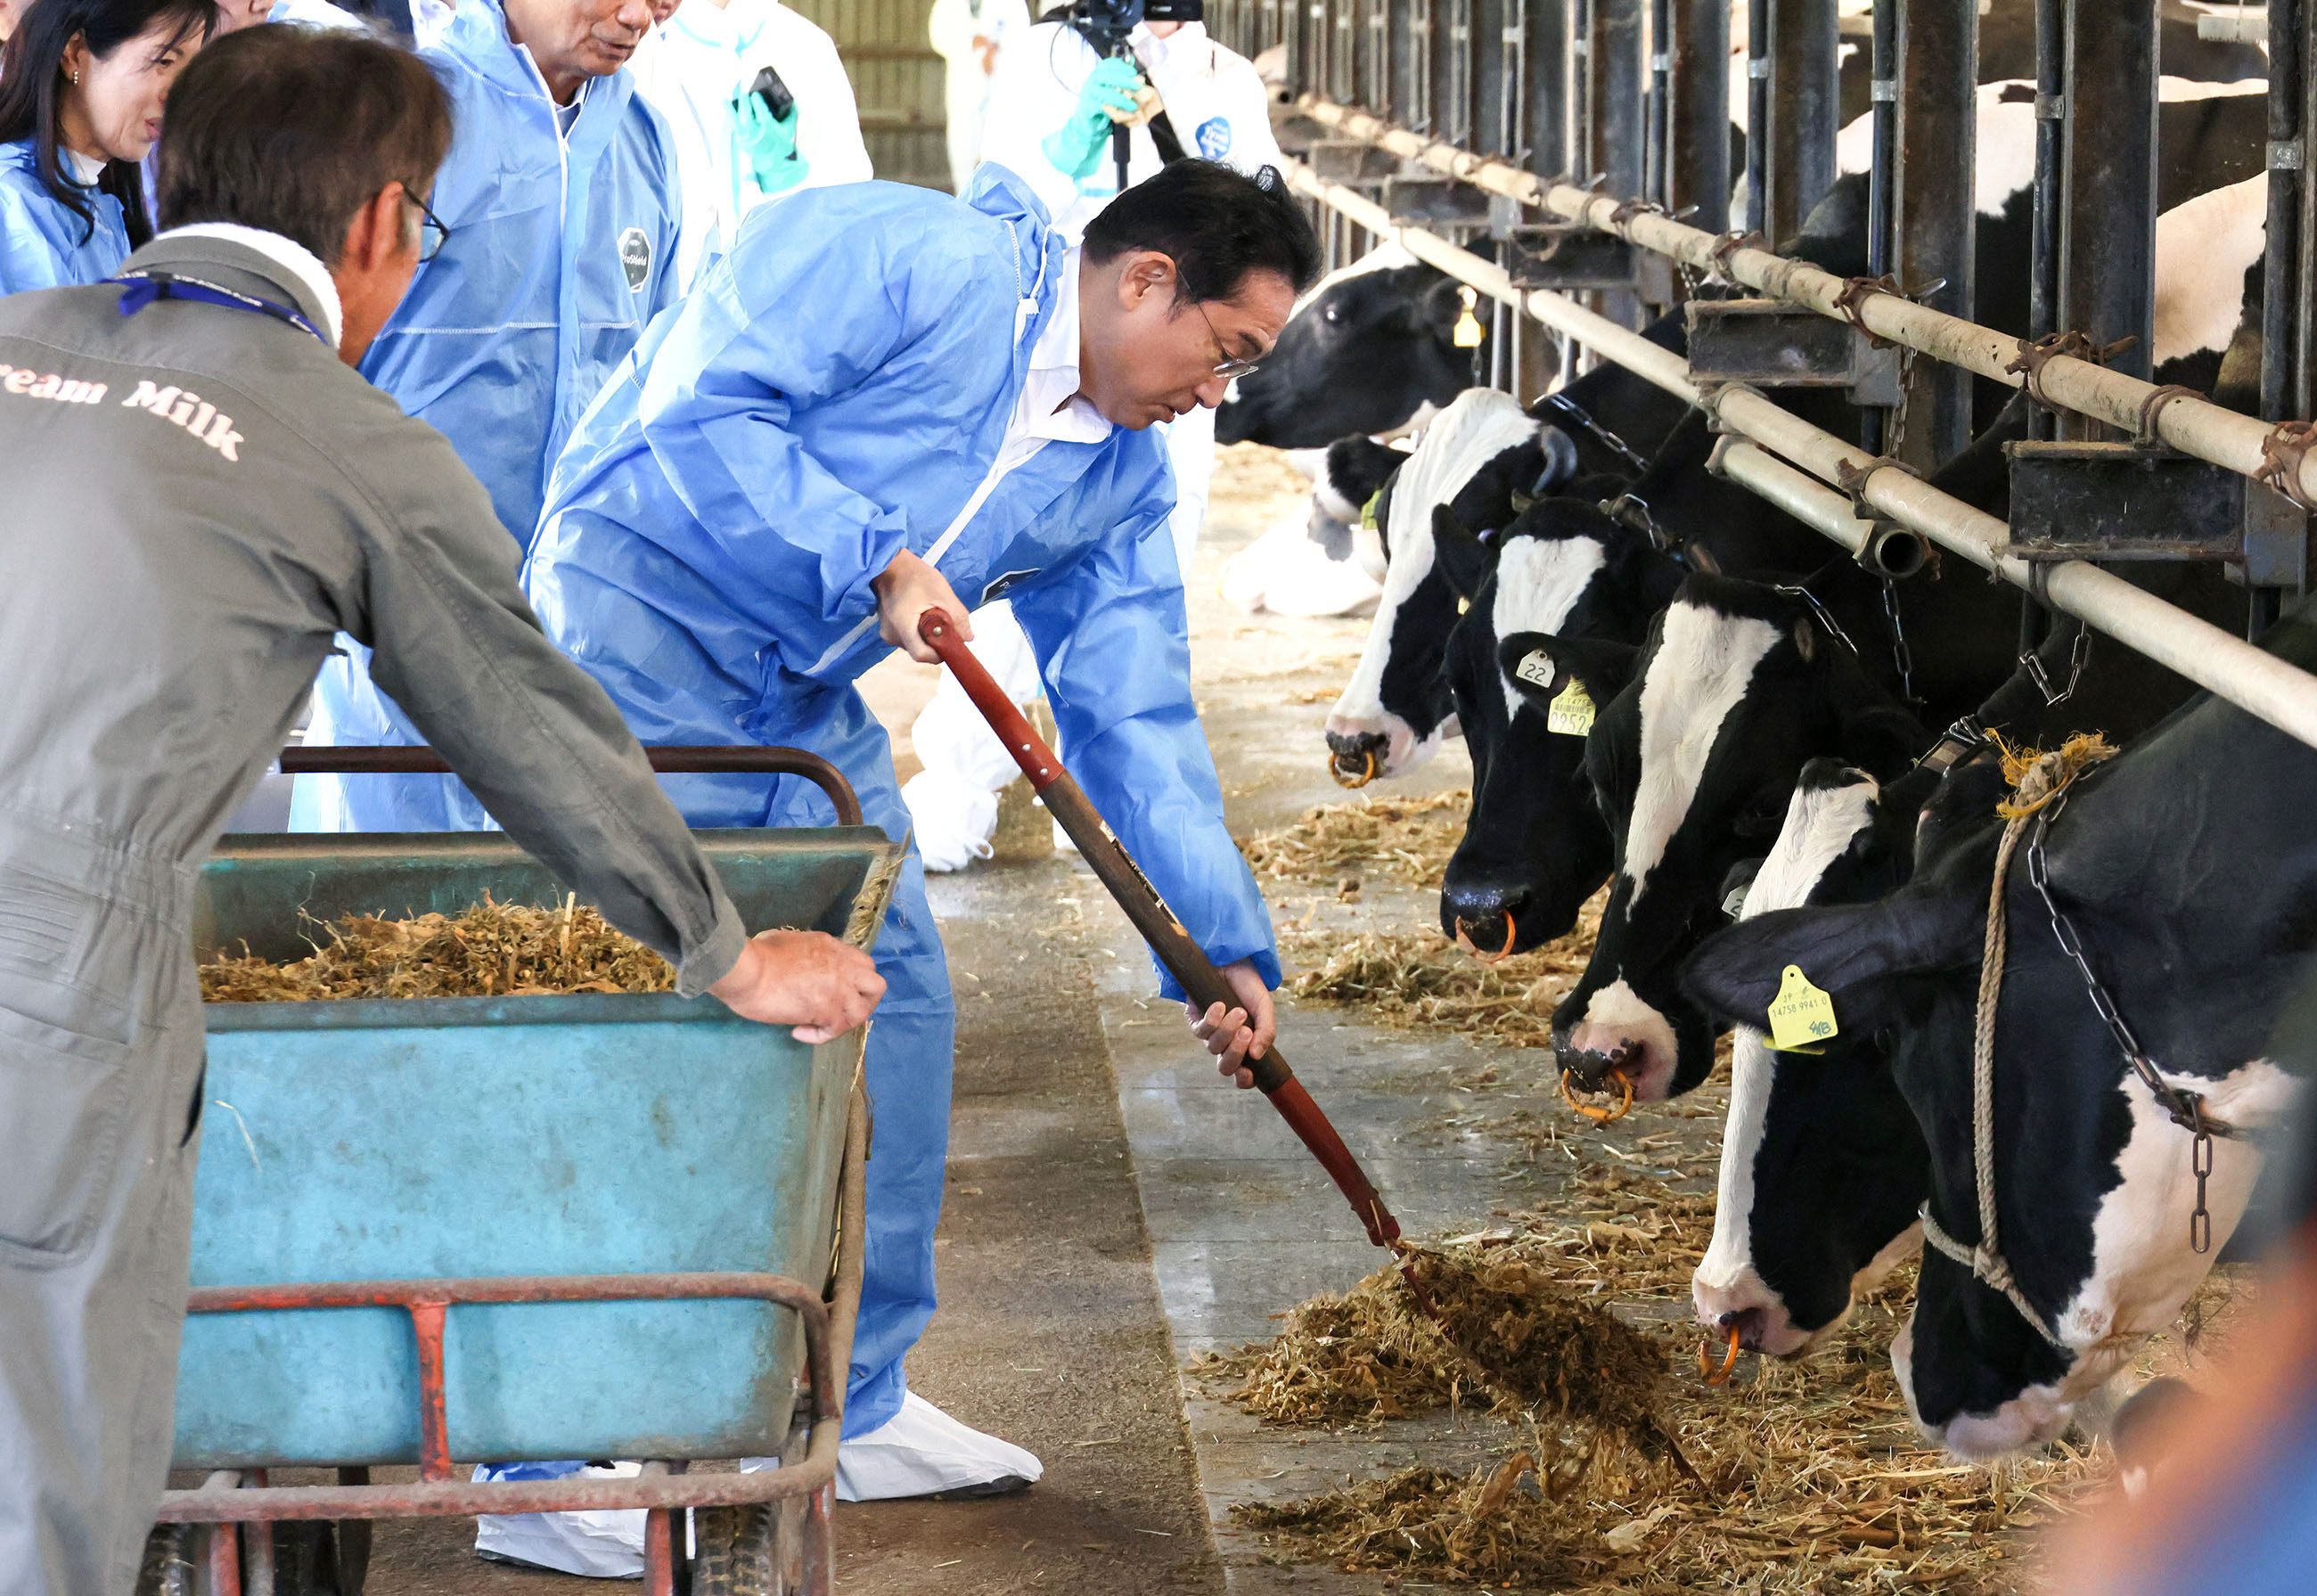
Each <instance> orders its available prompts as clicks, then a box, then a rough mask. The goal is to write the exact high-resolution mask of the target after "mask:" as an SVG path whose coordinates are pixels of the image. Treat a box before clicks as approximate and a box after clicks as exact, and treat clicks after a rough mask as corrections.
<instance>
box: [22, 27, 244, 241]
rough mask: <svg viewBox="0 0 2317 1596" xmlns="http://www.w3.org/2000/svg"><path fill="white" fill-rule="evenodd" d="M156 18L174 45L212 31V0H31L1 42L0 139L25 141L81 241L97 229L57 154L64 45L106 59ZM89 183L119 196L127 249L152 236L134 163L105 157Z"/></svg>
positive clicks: (88, 206)
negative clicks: (78, 44) (77, 43)
mask: <svg viewBox="0 0 2317 1596" xmlns="http://www.w3.org/2000/svg"><path fill="white" fill-rule="evenodd" d="M155 22H171V23H173V24H174V31H172V32H171V33H170V35H169V45H170V48H172V49H174V48H175V47H176V46H178V45H181V44H183V43H184V42H185V41H186V40H188V39H191V38H192V37H193V36H194V35H196V34H198V35H200V36H201V38H203V39H207V38H208V37H209V36H210V34H211V33H212V32H214V31H216V30H217V6H216V4H215V3H214V0H34V4H32V5H31V7H30V8H29V9H27V10H26V11H25V12H24V13H23V14H22V16H20V17H19V18H18V19H17V20H16V31H15V32H14V33H13V34H12V35H11V36H10V37H9V40H8V43H7V47H6V48H5V49H0V143H4V144H13V143H15V142H16V141H17V140H18V139H31V141H32V152H33V169H34V170H36V171H37V172H39V173H40V182H41V183H42V184H44V185H46V186H47V188H48V191H49V193H51V194H53V195H55V196H56V201H57V203H58V204H59V205H62V206H63V207H64V208H65V209H66V210H67V211H71V212H72V213H73V214H74V215H76V216H77V217H79V218H80V220H81V223H82V226H81V235H80V237H81V242H82V243H84V244H85V243H87V242H88V240H89V239H90V238H94V236H95V234H96V208H95V207H94V206H93V205H91V204H90V203H89V202H88V191H87V190H86V189H85V188H84V187H82V186H81V185H80V184H77V183H76V182H74V181H73V180H72V179H70V178H68V177H67V176H66V175H64V168H63V166H62V164H61V159H60V157H58V153H57V145H58V137H57V135H58V128H59V124H60V122H61V121H62V118H63V107H62V105H61V104H60V103H59V102H60V100H61V94H60V93H59V88H60V85H62V84H63V82H64V75H65V49H66V47H67V46H68V45H70V44H71V43H72V41H73V40H75V39H79V40H82V41H83V42H85V44H86V45H87V46H88V53H89V54H90V55H92V56H95V57H97V58H110V57H111V56H112V52H113V51H114V50H117V49H120V48H121V46H122V45H124V44H126V43H128V42H129V41H130V40H132V39H134V38H136V37H137V36H138V35H139V33H142V32H143V31H145V30H146V29H148V28H149V27H151V26H152V25H153V24H154V23H155ZM96 186H97V187H98V188H99V189H101V190H103V192H104V193H108V194H111V195H112V197H113V198H114V199H116V200H118V201H120V202H121V220H122V221H123V222H125V223H126V224H127V226H128V229H129V244H130V247H131V248H135V247H138V246H139V245H141V244H143V243H144V242H145V240H146V239H148V238H151V237H152V236H153V221H152V218H151V217H150V216H149V215H148V213H147V211H146V209H145V182H144V178H143V176H142V175H141V174H140V173H139V171H138V169H137V165H136V163H135V162H133V161H107V162H105V163H104V170H103V172H102V173H100V174H98V175H97V179H96Z"/></svg>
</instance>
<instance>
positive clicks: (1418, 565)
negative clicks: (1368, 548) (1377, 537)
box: [1327, 315, 1686, 782]
mask: <svg viewBox="0 0 2317 1596" xmlns="http://www.w3.org/2000/svg"><path fill="white" fill-rule="evenodd" d="M1646 336H1648V337H1649V338H1650V339H1651V341H1652V342H1654V343H1658V344H1660V345H1664V346H1666V347H1668V348H1672V349H1676V350H1678V349H1680V348H1681V347H1682V346H1683V331H1682V325H1681V318H1680V317H1679V315H1673V316H1667V317H1664V318H1660V319H1659V321H1658V322H1656V323H1655V324H1653V325H1652V326H1651V327H1650V328H1649V329H1648V332H1647V335H1646ZM1536 415H1537V416H1538V417H1543V420H1542V422H1540V421H1539V420H1537V419H1534V418H1532V417H1529V416H1527V415H1525V414H1524V413H1523V412H1522V411H1521V409H1520V407H1519V406H1518V404H1517V403H1516V402H1515V401H1514V400H1513V399H1511V397H1510V396H1508V395H1507V394H1503V393H1499V392H1498V391H1496V390H1492V389H1473V390H1471V391H1469V392H1468V393H1466V394H1465V395H1464V396H1463V397H1462V398H1461V399H1458V400H1457V401H1456V402H1455V403H1454V404H1452V405H1451V406H1450V407H1449V408H1448V410H1447V411H1445V412H1444V413H1443V414H1442V415H1441V417H1439V418H1438V420H1437V421H1436V422H1435V423H1434V424H1433V425H1432V426H1430V427H1428V428H1427V432H1426V436H1425V440H1424V442H1423V444H1420V445H1419V446H1418V454H1425V455H1431V456H1433V457H1434V458H1435V459H1436V460H1437V462H1438V463H1437V464H1436V465H1434V466H1431V467H1428V468H1427V473H1428V476H1427V485H1426V486H1423V487H1422V488H1420V489H1419V487H1418V483H1417V482H1416V481H1415V480H1412V479H1411V478H1410V476H1409V473H1408V472H1407V471H1403V472H1402V474H1401V477H1400V480H1399V481H1398V482H1395V483H1394V484H1393V487H1392V490H1391V493H1390V494H1389V495H1388V496H1387V497H1386V499H1385V501H1384V504H1383V506H1382V508H1383V510H1384V512H1385V514H1384V516H1383V517H1382V519H1383V521H1384V524H1385V528H1386V537H1385V540H1384V542H1385V545H1386V546H1385V554H1386V556H1387V565H1386V569H1385V574H1384V583H1383V595H1382V597H1381V598H1380V599H1379V600H1378V601H1377V604H1376V611H1375V615H1374V618H1373V620H1372V621H1371V622H1370V623H1369V624H1368V635H1367V641H1366V642H1365V643H1364V645H1363V647H1362V649H1361V652H1360V659H1359V663H1358V665H1357V666H1355V668H1354V669H1353V672H1352V677H1351V680H1350V681H1349V682H1348V683H1346V685H1345V687H1344V691H1343V693H1342V694H1341V695H1339V696H1338V697H1337V701H1336V706H1335V708H1334V710H1332V711H1331V712H1330V713H1329V714H1328V722H1327V739H1328V758H1329V760H1330V761H1331V763H1332V765H1333V767H1334V768H1335V770H1336V773H1337V776H1338V777H1339V778H1341V779H1343V780H1346V781H1352V782H1364V781H1368V780H1373V779H1374V778H1375V777H1378V776H1401V775H1404V774H1406V773H1407V772H1408V771H1409V770H1411V769H1413V768H1415V767H1417V766H1418V765H1420V764H1422V763H1423V762H1424V761H1425V760H1426V759H1427V758H1431V757H1432V755H1433V754H1434V753H1435V752H1436V751H1437V750H1438V749H1439V747H1440V745H1441V743H1442V742H1444V741H1445V740H1447V739H1449V738H1451V737H1454V736H1456V735H1458V734H1459V733H1458V727H1457V722H1456V718H1455V708H1454V703H1453V701H1452V699H1451V697H1450V695H1449V691H1448V687H1447V684H1446V681H1445V677H1443V676H1442V674H1441V667H1442V664H1443V662H1444V661H1445V659H1446V657H1447V643H1448V634H1449V632H1452V631H1453V630H1454V628H1455V625H1456V621H1457V616H1458V615H1459V614H1462V613H1463V609H1464V607H1465V605H1467V604H1468V603H1469V601H1470V599H1471V597H1472V594H1473V593H1474V592H1476V591H1477V590H1478V588H1479V587H1480V584H1481V581H1482V579H1483V578H1485V576H1486V574H1487V570H1488V567H1489V564H1490V562H1491V561H1492V560H1493V559H1494V549H1493V547H1492V545H1491V544H1489V543H1488V542H1484V541H1481V540H1483V539H1485V538H1488V537H1491V536H1493V534H1494V533H1496V532H1498V531H1499V530H1500V529H1502V528H1503V527H1504V526H1505V525H1507V524H1508V523H1509V522H1510V521H1511V520H1512V518H1513V516H1514V515H1515V514H1516V510H1517V507H1516V504H1515V503H1514V500H1513V494H1514V493H1516V492H1517V493H1519V494H1520V495H1521V498H1522V499H1523V501H1525V500H1527V499H1529V498H1536V497H1542V496H1543V495H1547V494H1551V493H1556V492H1559V491H1561V489H1563V488H1564V487H1565V486H1566V485H1567V484H1569V483H1570V482H1571V481H1572V480H1577V479H1579V478H1585V479H1592V478H1609V477H1619V478H1624V479H1625V480H1631V478H1632V476H1633V474H1634V473H1636V472H1639V471H1645V470H1646V469H1647V468H1648V466H1649V464H1650V461H1649V459H1648V456H1649V454H1650V453H1651V452H1652V451H1655V450H1656V449H1657V448H1658V447H1659V444H1662V443H1663V442H1664V441H1665V439H1666V437H1667V435H1668V434H1669V433H1671V432H1672V430H1673V429H1674V427H1675V426H1677V425H1679V424H1680V422H1681V421H1682V419H1683V417H1684V416H1685V415H1686V406H1685V405H1684V404H1683V403H1682V402H1681V401H1680V400H1679V399H1674V398H1673V397H1671V396H1670V395H1668V394H1667V393H1665V392H1664V391H1663V390H1659V389H1658V388H1655V387H1653V386H1651V384H1650V383H1648V382H1645V381H1642V379H1641V378H1639V377H1636V376H1634V375H1633V373H1632V372H1628V371H1626V370H1625V369H1624V367H1622V366H1616V365H1603V366H1597V367H1596V368H1595V369H1594V370H1592V371H1590V372H1587V373H1586V374H1585V375H1584V376H1582V377H1579V379H1578V380H1577V381H1574V382H1572V383H1570V385H1569V386H1568V387H1567V388H1565V389H1563V390H1561V392H1559V393H1557V394H1554V395H1553V396H1552V397H1551V398H1549V399H1545V400H1543V401H1542V402H1541V403H1540V404H1539V405H1538V406H1537V407H1536ZM1436 436H1437V437H1438V438H1439V442H1438V443H1437V444H1436V443H1435V442H1434V439H1435V437H1436ZM1532 460H1534V462H1535V464H1536V467H1537V469H1536V470H1534V471H1530V470H1529V464H1530V462H1531V461H1532ZM1618 486H1620V487H1622V484H1620V485H1618ZM1612 496H1614V495H1612ZM1594 497H1595V498H1599V497H1601V493H1600V492H1596V493H1595V494H1594ZM1444 508H1445V520H1444V518H1443V511H1444ZM1444 530H1446V531H1449V532H1450V533H1452V535H1451V536H1450V538H1449V541H1448V543H1447V544H1446V546H1445V547H1444V546H1443V544H1442V542H1441V537H1440V533H1442V532H1443V531H1444Z"/></svg>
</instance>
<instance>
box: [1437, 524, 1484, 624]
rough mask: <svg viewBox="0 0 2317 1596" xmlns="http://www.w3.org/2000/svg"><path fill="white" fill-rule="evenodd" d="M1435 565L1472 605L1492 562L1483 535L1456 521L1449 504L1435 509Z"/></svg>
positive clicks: (1462, 598) (1458, 593) (1448, 582)
mask: <svg viewBox="0 0 2317 1596" xmlns="http://www.w3.org/2000/svg"><path fill="white" fill-rule="evenodd" d="M1432 544H1433V566H1432V569H1435V570H1436V571H1438V572H1439V573H1440V575H1441V578H1442V579H1443V580H1444V581H1445V582H1446V583H1447V584H1448V586H1449V587H1450V589H1451V590H1452V591H1454V593H1455V595H1456V596H1457V597H1458V598H1459V599H1461V600H1462V601H1463V602H1464V603H1465V604H1467V605H1469V604H1471V603H1472V600H1473V598H1474V597H1475V596H1477V595H1478V594H1479V592H1480V590H1481V578H1483V577H1484V576H1485V575H1486V574H1487V572H1488V570H1489V567H1490V564H1491V561H1490V560H1489V545H1488V543H1487V542H1485V541H1484V540H1483V539H1482V538H1481V534H1480V533H1477V532H1474V531H1473V530H1472V528H1471V527H1469V526H1467V525H1464V524H1463V522H1462V521H1459V520H1458V519H1457V518H1456V513H1455V512H1454V510H1452V509H1450V508H1449V507H1447V506H1446V505H1434V506H1433V507H1432Z"/></svg>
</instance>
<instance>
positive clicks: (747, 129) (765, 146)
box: [732, 94, 807, 194]
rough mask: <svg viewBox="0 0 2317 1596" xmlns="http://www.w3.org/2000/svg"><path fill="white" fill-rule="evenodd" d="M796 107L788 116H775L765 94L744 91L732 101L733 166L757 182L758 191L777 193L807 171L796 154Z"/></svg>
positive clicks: (788, 187) (800, 177)
mask: <svg viewBox="0 0 2317 1596" xmlns="http://www.w3.org/2000/svg"><path fill="white" fill-rule="evenodd" d="M797 115H798V108H797V107H796V106H793V105H792V106H790V107H789V113H788V114H787V115H786V116H774V114H773V108H772V107H771V106H769V105H767V104H765V97H764V96H763V95H762V94H743V95H741V96H740V97H739V98H738V100H735V101H734V102H733V103H732V167H733V170H734V171H735V172H736V173H737V174H738V175H741V176H744V177H746V178H747V180H748V181H749V182H751V183H753V184H756V192H757V193H763V194H777V193H783V191H785V190H788V189H792V188H794V187H795V186H796V185H797V184H800V183H802V182H803V181H804V177H805V172H806V170H807V164H806V162H805V159H804V157H801V156H800V155H798V154H797Z"/></svg>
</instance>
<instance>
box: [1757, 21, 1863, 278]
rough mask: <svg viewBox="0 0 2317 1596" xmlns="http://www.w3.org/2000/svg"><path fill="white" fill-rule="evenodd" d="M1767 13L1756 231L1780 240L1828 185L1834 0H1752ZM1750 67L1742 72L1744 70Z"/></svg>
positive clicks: (1833, 117)
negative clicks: (1762, 200)
mask: <svg viewBox="0 0 2317 1596" xmlns="http://www.w3.org/2000/svg"><path fill="white" fill-rule="evenodd" d="M1759 4H1760V6H1761V8H1762V9H1764V10H1766V11H1767V12H1768V13H1769V23H1770V40H1769V43H1770V82H1769V85H1768V87H1769V90H1770V95H1769V98H1770V110H1769V128H1768V130H1767V136H1765V133H1764V130H1763V129H1762V127H1761V125H1760V124H1759V123H1757V124H1755V125H1754V127H1753V129H1752V130H1751V131H1752V135H1753V137H1755V138H1756V139H1760V140H1761V141H1762V142H1763V143H1764V144H1765V145H1767V147H1768V152H1769V175H1768V183H1769V193H1768V194H1767V201H1768V203H1767V207H1766V208H1765V211H1764V214H1766V215H1767V217H1768V218H1769V223H1768V225H1767V227H1766V228H1765V229H1763V230H1764V231H1765V232H1767V234H1768V235H1769V237H1770V241H1771V242H1772V243H1773V244H1780V243H1784V242H1785V240H1786V239H1788V238H1792V237H1793V236H1794V233H1795V231H1796V230H1797V229H1799V228H1800V227H1801V226H1802V221H1803V218H1804V217H1805V216H1808V215H1809V214H1810V211H1811V207H1812V206H1813V205H1815V204H1817V203H1818V202H1819V201H1820V199H1821V198H1822V197H1823V196H1824V195H1825V193H1826V191H1827V190H1828V189H1829V188H1831V187H1833V186H1834V136H1835V133H1836V132H1837V131H1838V128H1837V123H1838V121H1839V120H1840V117H1841V113H1842V104H1841V84H1840V79H1839V77H1838V75H1837V70H1836V67H1837V62H1838V54H1837V40H1836V37H1835V26H1836V19H1835V0H1759ZM1749 69H1750V68H1749Z"/></svg>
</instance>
